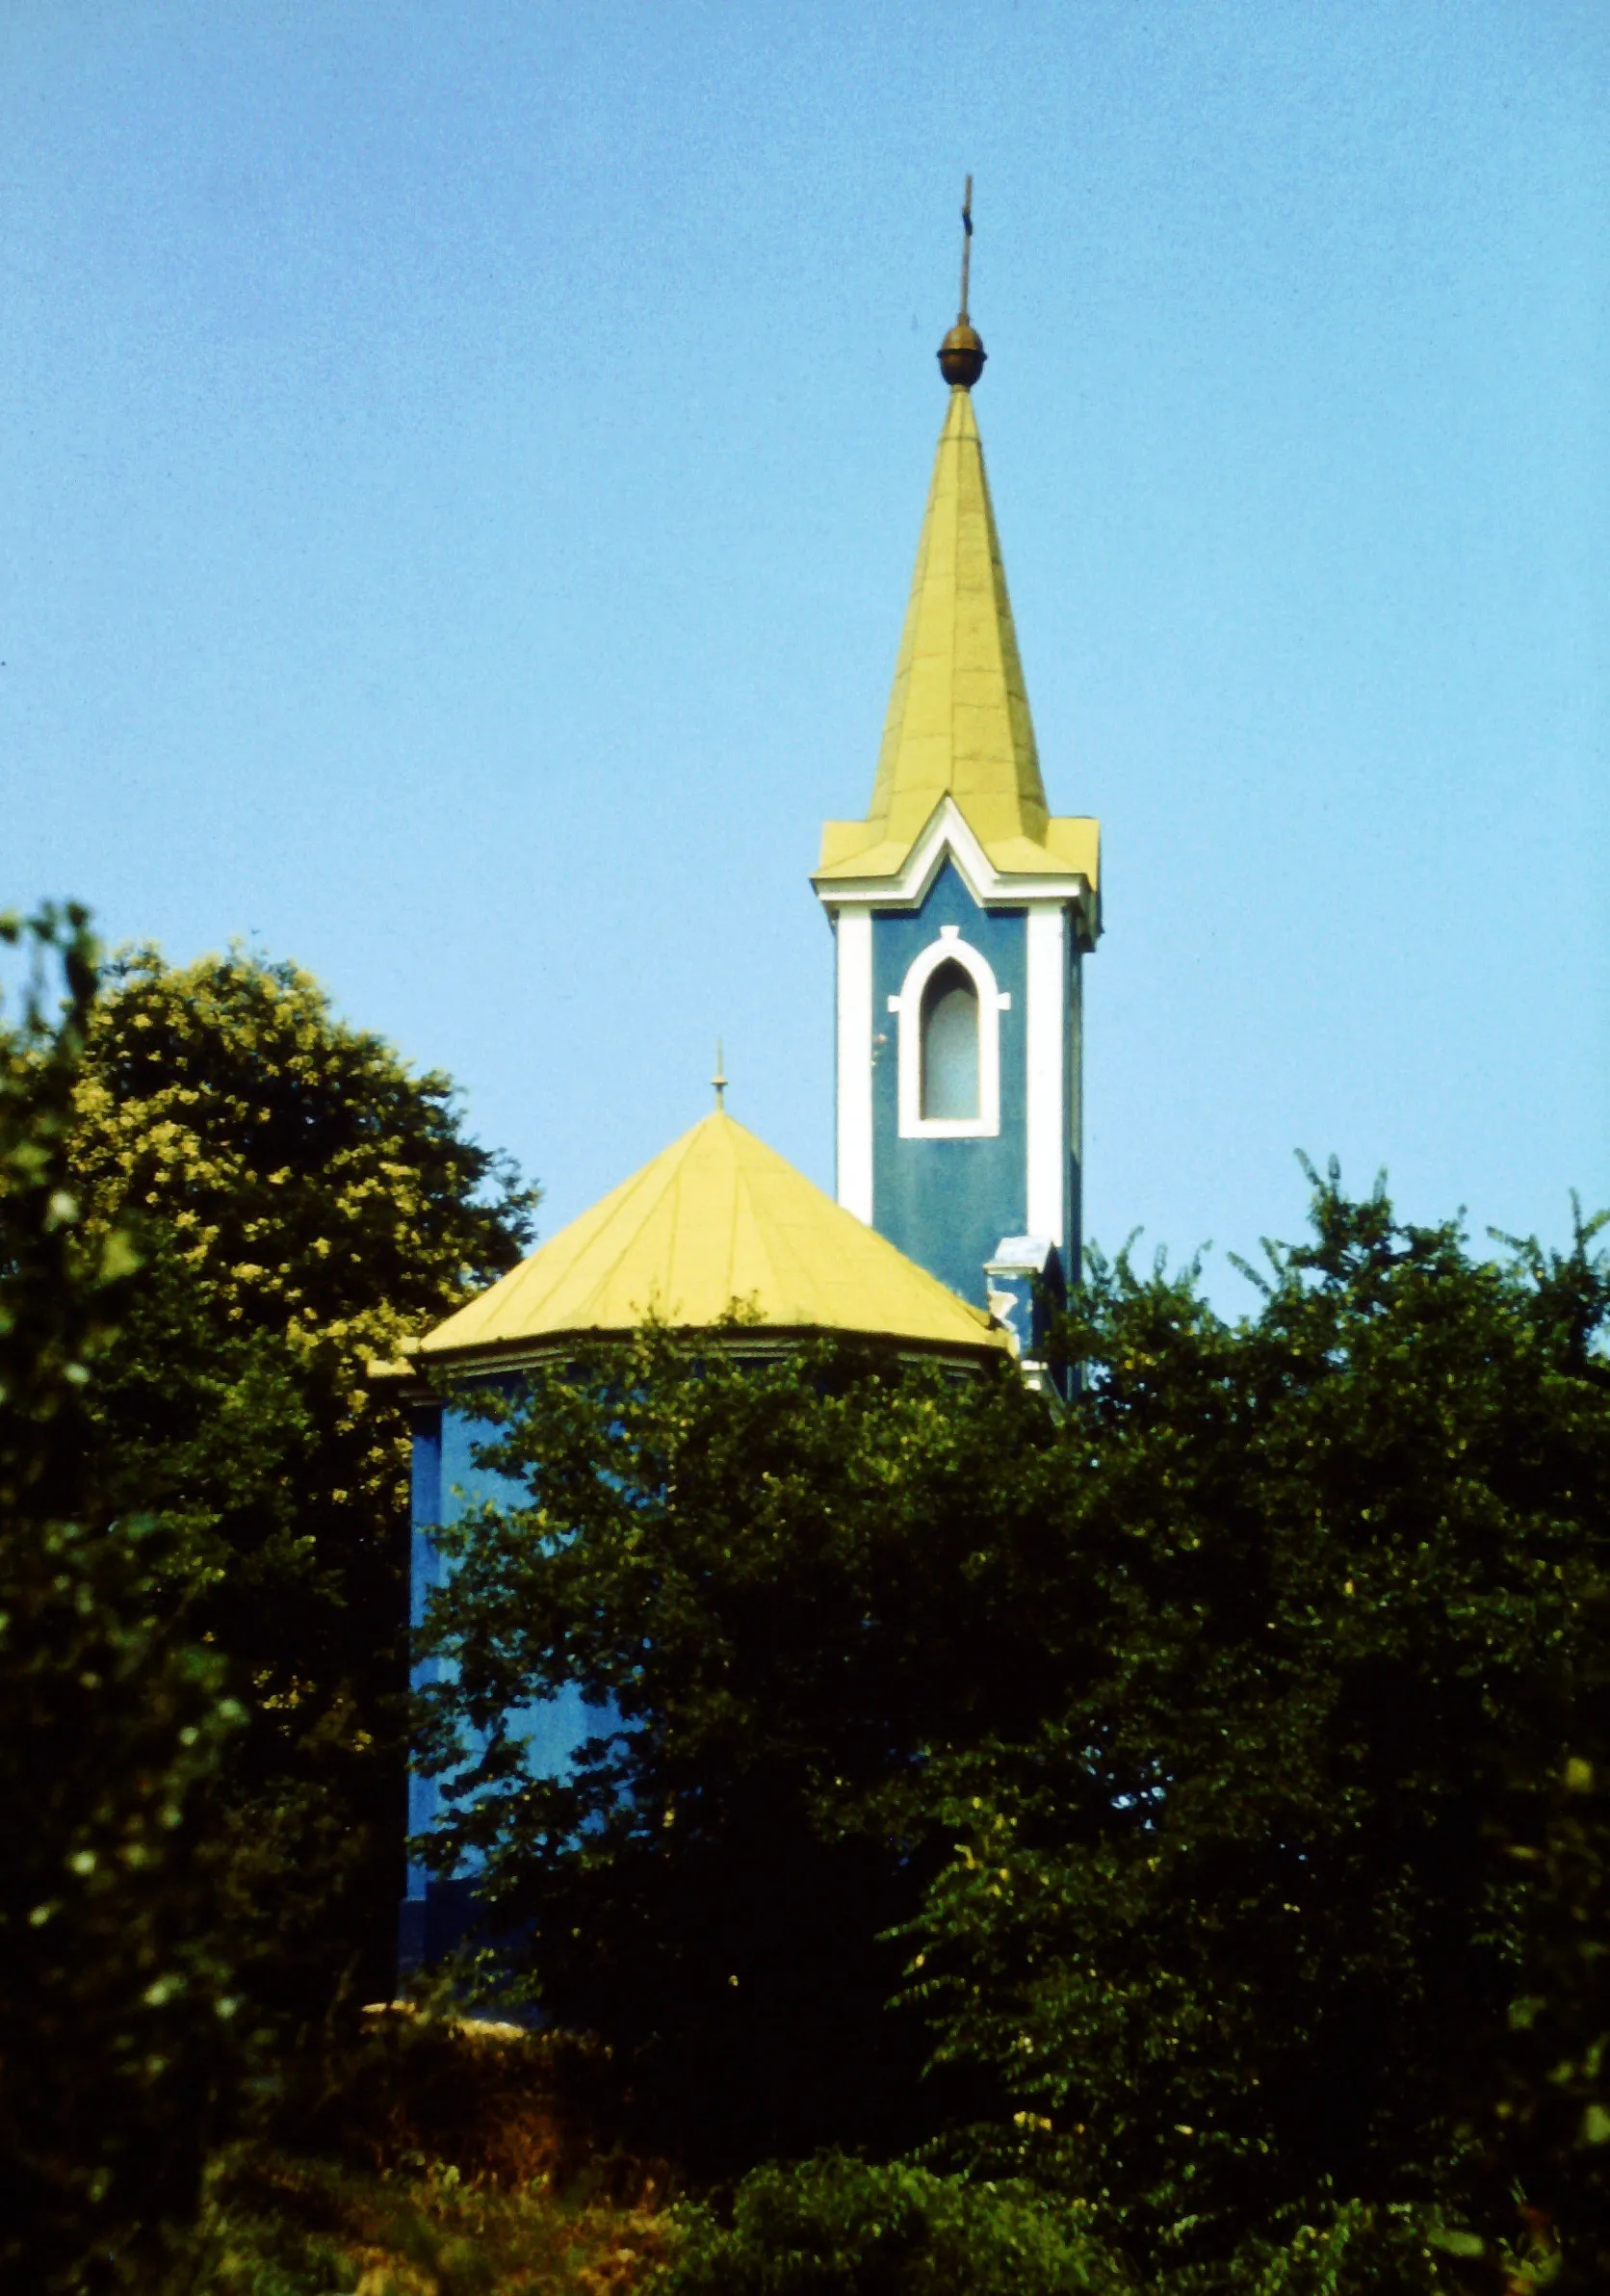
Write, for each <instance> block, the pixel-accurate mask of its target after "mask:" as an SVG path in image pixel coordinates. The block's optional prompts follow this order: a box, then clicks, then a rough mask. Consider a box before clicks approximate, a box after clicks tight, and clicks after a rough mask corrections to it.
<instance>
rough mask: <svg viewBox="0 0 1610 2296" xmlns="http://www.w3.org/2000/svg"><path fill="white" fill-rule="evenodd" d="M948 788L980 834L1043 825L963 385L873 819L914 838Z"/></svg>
mask: <svg viewBox="0 0 1610 2296" xmlns="http://www.w3.org/2000/svg"><path fill="white" fill-rule="evenodd" d="M947 794H948V795H949V796H952V797H954V798H955V800H956V803H957V804H958V805H959V806H960V807H961V809H962V811H963V813H964V814H965V815H966V816H967V820H968V823H969V825H970V827H971V828H972V829H973V831H974V834H975V835H976V836H977V837H978V839H979V840H980V842H983V843H992V844H993V843H994V842H995V841H996V840H997V839H1000V838H1002V837H1028V838H1031V839H1032V840H1033V841H1034V843H1035V844H1036V845H1038V844H1039V843H1040V842H1041V840H1042V839H1043V837H1044V835H1045V828H1046V792H1045V784H1044V783H1043V782H1042V781H1041V779H1040V760H1039V756H1038V753H1037V752H1036V750H1035V747H1034V727H1033V724H1032V721H1031V720H1030V718H1029V715H1028V695H1027V694H1026V691H1024V683H1023V664H1022V662H1021V660H1020V659H1019V656H1018V634H1017V632H1016V630H1015V629H1014V628H1013V626H1012V607H1011V601H1010V599H1009V598H1008V597H1007V595H1006V569H1005V567H1004V566H1003V565H1002V564H1001V562H1000V537H999V536H998V535H997V534H996V531H995V511H994V509H993V508H992V506H991V503H990V489H989V482H988V480H987V479H986V478H985V476H984V452H983V448H982V445H981V444H980V442H979V438H978V425H977V422H976V420H975V418H974V412H973V393H972V392H971V391H968V390H962V389H960V388H958V389H955V390H953V391H952V392H951V393H950V404H949V408H948V412H947V414H946V417H945V428H944V430H943V431H941V432H940V434H939V452H938V454H937V455H936V457H934V475H933V481H932V483H931V484H930V485H929V488H928V507H927V510H926V512H925V514H924V516H923V519H922V539H921V541H920V542H919V543H918V546H917V571H916V573H915V574H914V575H913V577H912V584H911V598H910V602H909V603H908V605H907V607H906V617H905V629H904V631H903V633H902V634H901V638H900V651H899V656H898V659H897V661H896V665H895V690H894V691H893V693H892V694H891V695H890V697H889V716H888V718H887V719H886V721H885V723H884V728H883V747H882V750H881V751H880V753H879V756H878V763H877V780H876V782H875V783H874V784H873V787H872V801H871V804H870V806H869V807H868V818H869V821H870V822H877V823H880V824H881V825H882V828H883V834H884V835H885V836H886V837H889V838H891V839H893V840H894V841H895V842H896V843H897V844H904V845H910V844H912V843H913V842H914V841H915V840H916V838H917V837H918V836H919V835H920V834H921V832H922V829H923V827H924V826H925V824H926V822H927V820H928V816H929V815H930V814H931V813H932V812H933V809H934V807H935V806H936V805H937V804H938V803H939V800H940V798H941V797H943V796H946V795H947Z"/></svg>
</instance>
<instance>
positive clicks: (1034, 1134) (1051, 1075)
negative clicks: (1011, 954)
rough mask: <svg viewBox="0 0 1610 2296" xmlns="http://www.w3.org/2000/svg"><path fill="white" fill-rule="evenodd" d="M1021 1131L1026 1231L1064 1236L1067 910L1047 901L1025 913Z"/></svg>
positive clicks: (1056, 1240)
mask: <svg viewBox="0 0 1610 2296" xmlns="http://www.w3.org/2000/svg"><path fill="white" fill-rule="evenodd" d="M1025 972H1026V1005H1027V1011H1026V1015H1025V1022H1024V1033H1025V1036H1026V1041H1027V1079H1026V1083H1027V1093H1026V1111H1025V1113H1026V1127H1025V1129H1026V1134H1027V1139H1026V1150H1027V1163H1028V1169H1027V1173H1026V1182H1027V1186H1026V1194H1027V1199H1028V1223H1027V1224H1028V1229H1029V1233H1030V1234H1031V1235H1034V1236H1049V1237H1050V1238H1051V1239H1052V1242H1053V1243H1055V1244H1061V1243H1063V1242H1064V1241H1065V1240H1066V1238H1065V1235H1064V1230H1065V1228H1066V1225H1067V1214H1066V1210H1065V1207H1066V1204H1067V1190H1068V1175H1067V1169H1066V1166H1067V1109H1068V1085H1067V1077H1068V1069H1067V1060H1068V1014H1067V980H1068V912H1067V909H1066V908H1065V907H1064V906H1062V905H1060V904H1058V905H1056V906H1054V907H1053V906H1052V904H1051V903H1050V902H1049V901H1048V902H1046V903H1044V904H1043V905H1040V904H1036V905H1035V906H1034V907H1032V908H1030V910H1029V912H1028V946H1027V952H1026V963H1025Z"/></svg>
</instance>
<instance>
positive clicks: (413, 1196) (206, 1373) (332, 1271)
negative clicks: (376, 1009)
mask: <svg viewBox="0 0 1610 2296" xmlns="http://www.w3.org/2000/svg"><path fill="white" fill-rule="evenodd" d="M69 1156H70V1165H71V1176H72V1186H73V1187H74V1189H75V1191H76V1193H77V1194H78V1196H79V1198H80V1199H81V1201H82V1204H83V1208H84V1221H85V1226H86V1229H87V1232H88V1233H90V1234H91V1235H109V1234H111V1233H113V1232H115V1231H116V1230H117V1228H118V1227H119V1226H120V1225H122V1224H126V1223H128V1222H129V1221H131V1220H132V1221H134V1222H137V1223H138V1227H139V1232H140V1236H141V1239H142V1249H143V1252H144V1254H145V1259H146V1266H145V1270H144V1275H143V1281H142V1284H141V1286H140V1289H139V1291H138V1295H137V1296H136V1297H135V1298H134V1299H132V1300H131V1302H130V1303H129V1306H128V1310H127V1312H126V1314H125V1315H124V1317H123V1319H122V1323H121V1327H120V1330H119V1332H118V1335H117V1339H116V1341H115V1343H114V1344H112V1346H111V1347H110V1349H109V1352H108V1356H107V1359H106V1362H105V1365H104V1367H103V1370H102V1375H101V1378H100V1380H99V1382H98V1383H97V1388H96V1394H95V1401H94V1408H95V1411H96V1414H97V1417H98V1420H99V1422H100V1424H101V1427H102V1429H103V1431H104V1435H105V1439H106V1445H107V1448H108V1450H109V1452H110V1453H111V1454H112V1455H114V1456H116V1458H117V1460H118V1462H119V1473H120V1476H121V1487H122V1488H123V1489H124V1490H125V1491H126V1492H127V1493H129V1494H131V1495H138V1496H139V1498H140V1500H141V1502H142V1503H143V1504H147V1505H151V1504H155V1505H159V1506H161V1507H162V1508H163V1509H165V1510H166V1511H167V1512H169V1513H170V1514H172V1515H174V1516H177V1517H180V1518H182V1519H183V1520H184V1522H185V1523H186V1525H187V1526H188V1528H189V1531H190V1534H191V1536H192V1538H193V1539H194V1540H195V1541H198V1542H201V1543H202V1544H204V1545H205V1547H206V1549H207V1552H209V1555H210V1558H211V1571H210V1577H209V1583H208V1586H207V1589H206V1591H205V1595H204V1598H203V1599H202V1601H201V1603H200V1605H199V1607H198V1610H197V1619H198V1624H199V1626H200V1627H201V1628H202V1629H203V1630H204V1631H205V1634H206V1637H207V1640H208V1642H209V1644H210V1645H211V1646H212V1647H213V1648H214V1649H216V1650H217V1651H219V1652H220V1653H221V1654H222V1655H223V1656H224V1657H226V1658H227V1659H228V1661H229V1663H230V1666H231V1670H232V1679H233V1680H234V1682H235V1683H237V1684H238V1686H239V1688H240V1692H241V1695H242V1698H243V1700H244V1702H245V1704H246V1707H247V1714H248V1720H247V1728H246V1730H245V1731H244V1733H243V1734H242V1735H241V1738H240V1740H239V1742H238V1743H237V1744H236V1745H235V1747H234V1748H233V1749H232V1752H231V1757H230V1767H229V1779H228V1790H227V1792H226V1794H225V1795H224V1796H223V1798H222V1800H221V1804H220V1808H219V1818H218V1823H219V1825H220V1827H221V1830H222V1832H223V1834H224V1835H225V1836H226V1838H227V1841H228V1848H229V1855H228V1859H227V1866H228V1871H229V1874H230V1877H231V1889H232V1892H233V1907H234V1920H235V1926H236V1931H237V1935H238V1938H239V1943H240V1951H241V1957H242V1964H243V1970H244V1982H245V1983H246V1984H247V1988H248V1990H249V1992H250V1994H251V1996H252V1997H253V1998H254V2000H255V2001H257V2002H258V2003H259V2004H261V2005H262V2006H263V2007H264V2008H266V2009H269V2010H272V2011H273V2012H274V2013H276V2014H277V2015H278V2017H279V2018H280V2019H281V2020H282V2022H283V2028H284V2030H285V2031H286V2033H287V2035H288V2036H291V2037H294V2035H295V2033H296V2032H297V2031H298V2030H301V2031H304V2032H305V2033H307V2034H308V2035H310V2036H311V2035H312V2034H314V2033H315V2032H316V2030H317V2028H318V2027H319V2025H320V2023H321V2022H322V2021H323V2020H325V2018H326V2017H327V2016H328V2014H329V2012H330V2009H331V2005H332V2003H335V2002H337V2001H341V2000H345V2001H347V2002H349V2003H350V2002H351V2001H352V2000H353V1999H354V1998H362V1997H364V1996H366V1995H372V1994H373V1993H375V1992H377V1991H385V1990H388V1989H389V1982H388V1981H389V1973H390V1968H391V1954H392V1941H393V1937H394V1921H395V1906H396V1902H397V1899H398V1897H399V1895H400V1894H401V1888H402V1877H401V1863H400V1858H401V1841H402V1801H401V1793H402V1759H403V1757H402V1736H403V1691H404V1655H403V1625H404V1621H405V1615H406V1605H405V1589H404V1579H405V1568H406V1547H405V1527H406V1473H407V1455H406V1450H407V1428H406V1423H405V1420H404V1417H403V1413H402V1412H401V1411H400V1410H399V1409H398V1407H397V1405H396V1403H395V1402H394V1401H393V1400H392V1399H391V1394H390V1391H388V1390H384V1389H381V1390H377V1389H375V1388H374V1387H372V1386H371V1385H369V1384H368V1383H367V1381H366V1377H365V1371H366V1367H367V1364H368V1362H369V1361H370V1359H371V1358H389V1357H392V1356H394V1355H395V1353H396V1351H397V1348H398V1345H399V1344H400V1342H401V1341H403V1339H404V1338H407V1337H409V1336H412V1335H414V1334H417V1333H418V1332H420V1331H421V1330H423V1329H426V1328H428V1326H429V1325H430V1324H431V1323H432V1322H434V1321H435V1320H437V1319H438V1318H440V1317H441V1316H443V1315H444V1314H446V1313H448V1312H450V1311H451V1310H452V1309H453V1308H454V1307H455V1306H456V1305H458V1304H459V1303H460V1302H461V1301H462V1300H463V1298H464V1297H465V1296H466V1294H467V1293H468V1291H471V1290H473V1289H474V1288H476V1287H477V1286H479V1285H480V1284H482V1283H484V1282H486V1281H488V1280H489V1279H490V1278H491V1277H492V1276H494V1275H496V1274H498V1273H500V1272H501V1271H502V1270H503V1269H505V1268H506V1267H508V1266H510V1265H512V1264H513V1263H514V1262H515V1260H516V1259H517V1258H518V1257H519V1254H520V1251H521V1249H522V1248H523V1246H524V1245H525V1243H526V1242H527V1241H528V1240H529V1237H530V1234H531V1215H532V1210H533V1207H534V1204H535V1201H536V1191H535V1190H534V1189H532V1188H527V1187H522V1186H521V1184H520V1182H519V1179H518V1176H517V1174H516V1173H515V1172H514V1171H513V1168H512V1167H511V1166H510V1165H509V1164H508V1163H507V1161H506V1160H504V1159H502V1158H499V1157H497V1156H494V1155H493V1154H491V1153H489V1152H488V1151H486V1150H485V1149H482V1148H480V1147H479V1146H477V1145H476V1143H475V1142H474V1141H473V1140H471V1139H470V1138H468V1137H467V1136H466V1135H465V1132H464V1129H463V1125H462V1121H461V1118H460V1116H459V1113H458V1111H457V1109H456V1107H455V1105H454V1095H453V1089H452V1087H451V1085H450V1083H448V1081H447V1080H446V1079H445V1078H444V1077H441V1076H439V1075H435V1074H427V1075H417V1074H415V1073H414V1072H413V1071H412V1070H410V1069H409V1068H408V1067H407V1066H406V1064H405V1063H404V1062H403V1060H402V1059H400V1058H399V1057H398V1056H397V1055H396V1054H395V1053H394V1052H393V1051H392V1050H391V1048H390V1047H389V1046H388V1045H386V1044H385V1043H383V1042H382V1041H381V1040H380V1039H379V1038H377V1037H376V1036H373V1035H370V1034H367V1033H365V1032H363V1031H358V1030H355V1029H352V1028H351V1027H349V1026H347V1025H346V1024H345V1023H343V1022H342V1021H341V1020H339V1019H338V1018H337V1017H336V1015H335V1014H334V1013H333V1012H332V1010H331V1008H330V1005H329V1003H328V1000H327V998H326V997H325V994H324V992H323V991H322V990H321V989H320V988H319V986H318V985H317V983H315V982H314V981H313V980H312V979H310V978H308V976H307V975H306V974H305V973H302V972H299V971H298V970H297V969H296V968H295V967H294V966H291V965H288V964H277V963H271V962H268V961H267V960H265V959H264V958H262V957H260V956H258V955H255V954H251V953H247V952H242V951H240V950H236V951H233V952H230V953H229V954H228V955H226V956H223V957H217V956H212V957H204V958H202V959H201V960H200V961H199V962H197V963H195V964H193V965H190V966H188V967H184V968H173V967H169V966H168V965H166V964H165V963H164V962H163V961H162V959H161V958H160V957H159V956H158V955H157V954H156V953H155V952H152V951H149V950H143V951H138V952H133V953H125V954H124V955H122V956H120V957H118V958H117V959H115V960H114V961H113V963H112V964H111V966H110V967H109V968H108V972H107V976H106V978H105V982H104V986H103V993H102V996H101V998H100V1001H99V1003H98V1004H96V1005H95V1007H94V1009H93V1011H92V1012H91V1013H90V1014H89V1015H88V1016H87V1020H86V1030H85V1044H84V1052H83V1060H82V1067H81V1070H80V1073H79V1077H78V1081H77V1083H76V1086H75V1092H74V1122H73V1126H72V1130H71V1136H70V1144H69Z"/></svg>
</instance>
